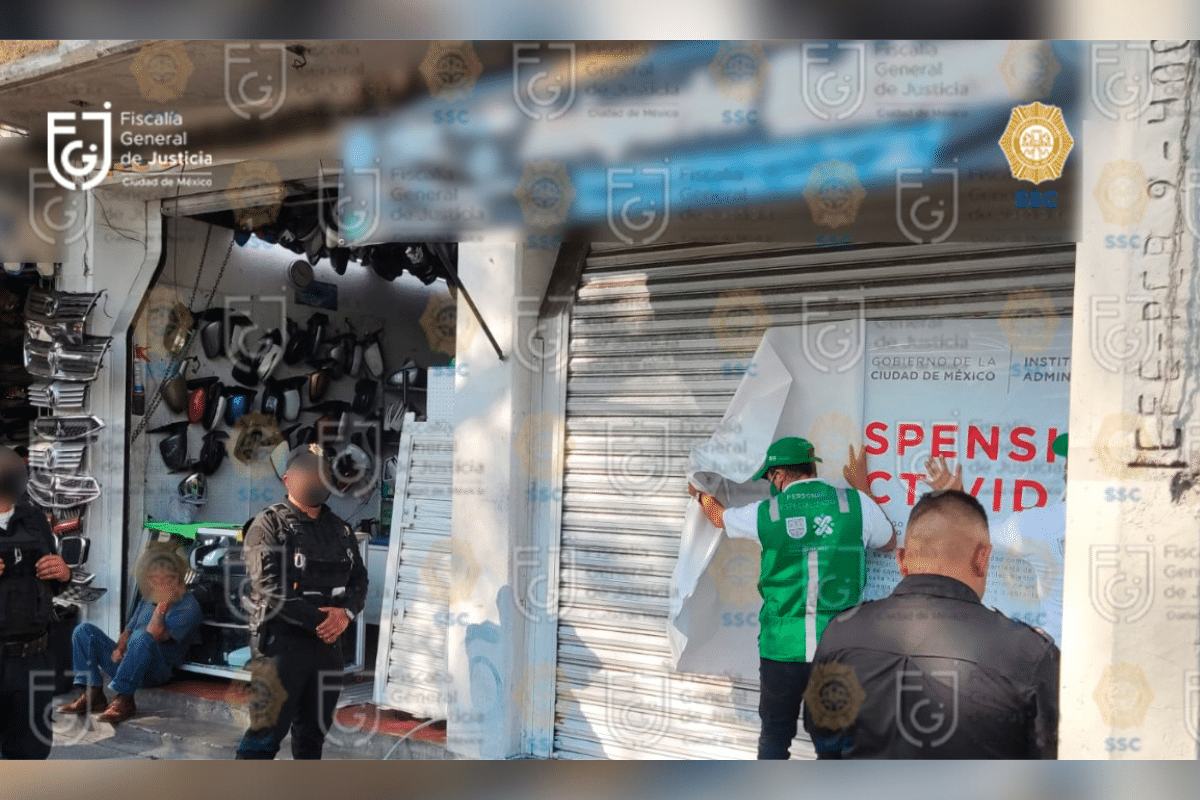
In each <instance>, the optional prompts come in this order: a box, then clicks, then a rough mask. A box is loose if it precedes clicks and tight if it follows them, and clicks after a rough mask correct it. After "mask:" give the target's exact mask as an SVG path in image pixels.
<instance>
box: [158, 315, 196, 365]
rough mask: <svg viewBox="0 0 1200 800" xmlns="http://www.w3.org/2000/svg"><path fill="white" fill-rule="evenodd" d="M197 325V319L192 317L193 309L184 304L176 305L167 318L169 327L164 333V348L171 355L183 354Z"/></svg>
mask: <svg viewBox="0 0 1200 800" xmlns="http://www.w3.org/2000/svg"><path fill="white" fill-rule="evenodd" d="M195 325H196V318H195V317H194V316H192V312H191V309H189V308H188V307H187V306H185V305H184V304H183V303H176V304H175V305H174V306H172V307H171V313H170V314H169V315H168V316H167V327H166V330H164V331H163V348H164V349H166V351H167V352H168V353H170V354H171V355H178V354H179V353H181V352H183V348H184V345H186V344H187V343H188V340H189V339H190V338H191V336H192V328H193V327H195Z"/></svg>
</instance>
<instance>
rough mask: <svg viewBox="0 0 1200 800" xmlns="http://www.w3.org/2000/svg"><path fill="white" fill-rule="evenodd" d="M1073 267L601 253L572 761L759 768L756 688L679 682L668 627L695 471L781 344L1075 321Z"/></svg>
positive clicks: (569, 612) (573, 407)
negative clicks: (753, 376)
mask: <svg viewBox="0 0 1200 800" xmlns="http://www.w3.org/2000/svg"><path fill="white" fill-rule="evenodd" d="M1074 264H1075V247H1074V245H1073V244H1069V245H1037V246H1022V247H1013V246H1011V245H999V244H996V245H965V244H954V245H924V246H906V245H878V246H869V247H856V248H853V249H844V250H830V249H819V248H811V247H799V246H796V245H787V244H780V245H761V244H755V245H751V244H723V245H671V246H655V247H642V248H627V247H611V246H610V247H603V246H594V247H593V249H592V253H591V255H590V256H589V257H588V261H587V264H586V265H585V268H584V271H583V274H582V276H581V279H580V284H579V288H578V292H577V296H576V300H575V304H574V306H573V308H572V311H571V321H570V344H569V362H568V364H569V366H568V373H567V397H566V445H565V449H566V453H565V467H564V476H563V501H562V540H561V549H560V553H561V566H560V613H559V629H558V631H559V632H558V652H557V672H556V704H555V715H554V718H555V735H554V752H555V755H557V756H559V757H563V758H580V757H582V758H587V757H593V758H606V757H607V758H706V757H714V758H753V757H754V755H755V749H756V744H757V737H758V711H757V706H758V687H757V684H756V683H750V682H738V681H733V680H728V679H723V678H719V677H705V676H698V675H687V674H680V673H674V672H672V671H671V669H670V651H669V648H668V644H667V639H666V633H665V627H666V620H667V611H668V604H669V603H668V600H669V598H668V587H669V582H670V577H671V572H672V569H673V568H674V565H675V560H676V557H677V554H678V551H679V535H680V531H681V529H682V526H683V515H684V511H685V508H686V502H687V501H686V497H687V495H686V485H685V481H684V475H685V471H686V468H687V461H688V453H689V452H690V450H691V449H692V447H694V446H695V445H697V444H699V443H700V442H702V441H704V440H705V439H706V438H707V437H708V436H709V434H710V433H711V432H712V431H713V429H714V428H715V426H716V424H717V422H718V421H719V420H720V418H721V416H722V414H724V412H725V409H726V407H727V406H728V404H729V401H730V399H731V398H732V396H733V394H734V392H735V390H736V389H737V386H738V384H739V382H740V380H741V372H742V371H743V370H744V369H745V366H746V365H747V364H748V363H749V362H750V360H751V358H752V356H753V354H754V351H755V349H756V347H757V346H758V343H759V340H760V339H761V337H762V333H763V331H764V330H765V329H766V328H767V327H773V326H781V325H797V324H800V323H801V322H802V321H804V320H805V319H806V318H807V319H813V317H812V316H811V315H812V314H814V313H818V314H821V315H822V317H821V318H822V319H825V320H828V319H837V318H839V317H838V315H839V314H846V315H848V318H849V315H853V314H858V313H859V310H860V309H861V310H862V311H865V315H866V317H867V318H868V319H914V318H932V317H942V318H949V317H1001V316H1029V317H1037V316H1048V315H1057V316H1060V317H1069V316H1070V315H1071V308H1072V290H1073V283H1074ZM806 315H809V316H807V317H806ZM794 752H796V751H794ZM808 753H811V746H810V749H809V750H808ZM796 754H797V755H805V754H806V753H805V752H803V751H800V752H797V753H796Z"/></svg>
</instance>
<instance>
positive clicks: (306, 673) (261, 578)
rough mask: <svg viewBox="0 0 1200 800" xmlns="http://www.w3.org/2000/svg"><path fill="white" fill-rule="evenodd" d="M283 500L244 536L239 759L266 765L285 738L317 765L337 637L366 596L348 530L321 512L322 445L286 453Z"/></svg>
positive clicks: (325, 490)
mask: <svg viewBox="0 0 1200 800" xmlns="http://www.w3.org/2000/svg"><path fill="white" fill-rule="evenodd" d="M283 483H284V486H285V487H287V500H286V501H284V502H283V503H276V504H274V505H272V506H269V507H268V508H266V509H264V510H263V511H262V512H261V513H259V515H258V516H257V517H255V518H254V519H253V520H252V521H251V522H250V523H248V525H247V526H246V528H245V547H244V557H245V561H246V567H247V572H248V573H249V578H250V586H251V596H250V600H251V609H250V648H251V652H252V654H253V656H254V659H253V660H252V661H251V664H250V673H251V678H250V691H251V695H252V697H253V700H252V701H251V705H250V726H249V728H248V729H247V730H246V732H245V734H244V735H243V736H242V739H241V742H240V743H239V744H238V749H237V755H236V757H237V758H239V759H251V758H256V759H271V758H274V757H275V755H276V753H278V752H279V744H280V742H281V741H282V740H283V737H284V736H286V735H287V733H288V730H289V729H290V730H291V733H292V757H293V758H295V759H319V758H320V757H321V753H322V750H323V747H324V744H325V734H326V733H327V732H328V730H329V728H330V726H331V725H332V724H333V715H334V711H335V709H336V707H337V700H338V696H339V695H340V693H341V686H342V676H343V673H344V671H345V659H344V657H343V654H342V648H341V636H342V634H343V633H345V631H346V629H347V628H348V627H349V626H350V624H351V622H352V621H353V620H354V618H355V616H356V615H358V614H361V613H362V610H363V607H364V605H365V604H366V598H367V568H366V565H365V564H363V560H362V554H361V553H359V549H358V539H357V538H356V537H355V536H354V533H353V531H351V530H350V526H349V525H347V524H346V523H345V522H344V521H343V520H341V519H340V518H338V516H337V515H336V514H334V513H333V511H332V510H331V509H330V508H329V506H327V505H325V501H326V500H328V499H329V495H330V493H331V486H330V483H331V478H330V475H329V463H328V460H327V459H326V457H325V455H324V453H323V451H322V449H321V447H320V445H317V444H311V445H301V446H299V447H296V448H293V449H292V451H291V452H290V453H289V454H288V461H287V469H286V471H285V472H284V474H283Z"/></svg>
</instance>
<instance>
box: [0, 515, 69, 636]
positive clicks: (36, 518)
mask: <svg viewBox="0 0 1200 800" xmlns="http://www.w3.org/2000/svg"><path fill="white" fill-rule="evenodd" d="M57 552H58V547H57V544H56V542H55V540H54V532H53V531H52V530H51V529H50V523H49V522H47V521H46V515H45V514H43V513H42V512H41V511H39V510H38V509H36V508H34V507H33V506H31V505H28V504H25V503H19V504H17V506H16V507H15V508H14V510H13V515H12V518H11V519H10V520H9V521H8V527H6V528H0V559H4V572H3V573H0V641H22V640H28V639H36V638H37V637H39V636H41V635H42V634H44V633H46V632H47V630H48V629H49V625H50V622H52V621H53V619H54V606H53V603H52V598H53V596H54V595H56V594H58V593H59V592H61V591H62V590H63V589H64V588H65V587H66V585H67V582H65V581H43V580H38V579H37V572H36V567H35V565H36V564H37V562H38V560H39V559H40V558H42V556H45V555H47V554H50V553H57Z"/></svg>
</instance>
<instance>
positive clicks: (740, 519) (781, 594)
mask: <svg viewBox="0 0 1200 800" xmlns="http://www.w3.org/2000/svg"><path fill="white" fill-rule="evenodd" d="M820 460H821V459H820V458H818V457H817V455H816V452H815V448H814V447H813V445H812V443H811V442H809V441H808V440H806V439H801V438H799V437H795V436H790V437H787V438H783V439H780V440H778V441H777V442H775V443H774V444H772V445H771V447H770V448H769V449H768V450H767V456H766V459H765V460H764V461H763V465H762V467H761V468H760V469H759V471H758V472H757V473H755V475H754V479H755V480H760V479H762V478H766V479H767V480H768V481H770V483H771V497H770V498H769V499H767V500H762V501H759V502H757V503H751V504H749V505H745V506H740V507H737V508H729V509H727V508H725V507H724V506H723V505H722V504H721V503H720V502H719V501H718V500H717V499H716V498H715V497H713V496H712V495H709V494H705V493H704V492H701V491H699V490H697V489H696V488H695V487H692V486H689V487H688V489H689V491H690V492H691V494H692V496H693V497H697V498H698V499H699V501H700V506H701V508H702V509H703V510H704V514H705V516H707V517H708V519H709V521H710V522H712V524H713V525H715V526H717V527H718V528H724V529H725V533H726V534H728V535H729V536H730V537H735V538H743V539H754V540H757V541H758V542H759V543H760V544H761V545H762V563H761V565H760V570H759V581H758V590H759V593H760V594H761V595H762V598H763V605H762V610H761V611H760V612H759V633H758V650H759V705H758V713H759V717H760V718H761V720H762V728H761V731H760V734H759V738H758V757H759V758H760V759H786V758H788V757H789V747H790V745H791V742H792V739H793V738H795V736H796V729H797V726H798V724H799V718H800V701H801V698H802V697H803V695H804V690H805V687H806V685H807V683H808V680H809V674H810V672H811V666H812V665H811V661H812V658H813V654H814V652H815V650H816V648H817V642H818V641H819V640H820V638H821V635H822V631H823V630H824V628H825V625H826V623H827V622H828V621H829V619H830V618H831V617H833V616H834V615H835V614H837V613H839V612H840V611H843V610H845V609H847V608H852V607H854V606H855V605H857V604H858V603H860V602H861V601H862V591H863V588H864V586H865V585H866V549H867V548H868V547H869V548H873V549H877V550H890V549H891V548H893V547H895V544H896V532H895V530H894V528H893V527H892V523H891V522H890V521H889V520H888V518H887V516H886V515H885V514H884V513H883V509H881V508H880V507H879V506H878V505H877V504H876V503H875V501H874V500H873V499H872V498H871V496H870V494H869V493H867V478H866V475H867V470H866V452H865V451H862V452H860V453H859V454H858V455H855V452H854V448H853V446H851V448H850V463H849V464H847V466H846V467H845V468H844V469H843V470H842V475H843V477H844V478H845V479H846V482H847V483H848V484H849V485H850V487H851V488H850V489H846V488H844V487H835V486H833V485H832V484H829V483H826V482H825V481H822V480H820V479H819V478H818V477H817V462H819V461H820Z"/></svg>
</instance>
